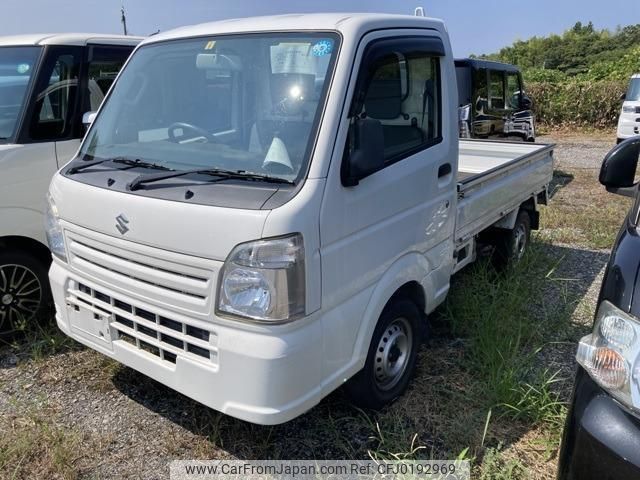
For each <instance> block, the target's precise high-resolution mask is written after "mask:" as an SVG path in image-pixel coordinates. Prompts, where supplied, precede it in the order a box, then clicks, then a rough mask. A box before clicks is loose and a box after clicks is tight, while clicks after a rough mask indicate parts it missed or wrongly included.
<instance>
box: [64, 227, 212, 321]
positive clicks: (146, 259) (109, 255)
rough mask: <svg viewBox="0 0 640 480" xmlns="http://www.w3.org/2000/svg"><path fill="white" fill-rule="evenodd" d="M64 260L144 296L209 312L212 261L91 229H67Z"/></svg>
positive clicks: (167, 303)
mask: <svg viewBox="0 0 640 480" xmlns="http://www.w3.org/2000/svg"><path fill="white" fill-rule="evenodd" d="M66 238H67V246H68V251H69V264H70V265H71V267H73V268H74V269H76V270H77V271H78V272H80V273H82V274H83V275H86V276H87V277H88V278H91V279H93V280H96V281H99V282H101V283H104V284H107V285H109V286H110V287H113V288H115V289H124V290H125V291H126V292H127V293H129V292H130V293H132V294H134V295H137V296H139V297H140V298H141V299H142V300H144V301H152V302H153V303H155V304H159V305H163V306H170V307H172V308H177V309H180V310H183V311H185V312H189V313H198V314H202V315H203V316H204V315H206V314H208V313H210V311H211V307H212V305H211V302H212V297H213V291H214V287H213V286H214V283H215V269H214V267H213V265H212V264H213V263H214V262H211V261H209V260H206V259H201V258H194V257H190V256H187V255H181V254H177V253H173V252H167V251H164V250H160V249H156V248H152V247H147V246H145V245H139V244H135V243H131V242H126V241H123V240H120V239H114V238H112V237H108V236H106V235H99V234H97V233H95V232H92V234H91V237H89V235H83V234H81V233H76V232H70V231H67V232H66Z"/></svg>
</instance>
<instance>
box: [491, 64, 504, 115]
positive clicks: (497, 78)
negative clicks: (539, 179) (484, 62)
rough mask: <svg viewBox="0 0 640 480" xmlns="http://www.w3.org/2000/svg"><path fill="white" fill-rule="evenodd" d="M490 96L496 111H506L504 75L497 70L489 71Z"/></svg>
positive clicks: (492, 106)
mask: <svg viewBox="0 0 640 480" xmlns="http://www.w3.org/2000/svg"><path fill="white" fill-rule="evenodd" d="M489 94H490V100H491V108H493V109H494V110H504V108H505V99H504V74H503V72H498V71H495V70H490V71H489Z"/></svg>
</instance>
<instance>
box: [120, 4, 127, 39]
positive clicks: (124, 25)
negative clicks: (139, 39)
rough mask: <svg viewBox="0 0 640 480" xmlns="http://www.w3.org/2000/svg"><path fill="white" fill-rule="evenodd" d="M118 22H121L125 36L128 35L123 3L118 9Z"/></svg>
mask: <svg viewBox="0 0 640 480" xmlns="http://www.w3.org/2000/svg"><path fill="white" fill-rule="evenodd" d="M120 14H121V17H120V21H121V22H122V30H123V31H124V34H125V35H128V33H127V17H126V15H125V13H124V2H122V4H121V7H120Z"/></svg>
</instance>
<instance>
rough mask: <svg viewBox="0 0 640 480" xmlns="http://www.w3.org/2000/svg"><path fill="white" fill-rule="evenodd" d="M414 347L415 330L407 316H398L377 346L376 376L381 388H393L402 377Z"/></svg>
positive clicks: (377, 383)
mask: <svg viewBox="0 0 640 480" xmlns="http://www.w3.org/2000/svg"><path fill="white" fill-rule="evenodd" d="M412 348H413V331H412V329H411V325H410V323H409V321H408V320H407V319H406V318H402V317H400V318H396V319H395V320H394V321H393V322H391V323H390V324H389V326H388V327H387V328H386V329H385V331H384V332H383V334H382V336H381V337H380V341H379V342H378V345H377V347H376V353H375V359H374V366H373V368H374V372H373V373H374V378H375V382H376V385H377V386H378V388H379V389H380V390H384V391H387V390H391V389H392V388H393V387H395V386H396V385H397V384H398V382H399V381H400V380H401V379H402V376H403V375H404V372H405V371H406V370H407V365H408V364H409V357H410V355H411V349H412Z"/></svg>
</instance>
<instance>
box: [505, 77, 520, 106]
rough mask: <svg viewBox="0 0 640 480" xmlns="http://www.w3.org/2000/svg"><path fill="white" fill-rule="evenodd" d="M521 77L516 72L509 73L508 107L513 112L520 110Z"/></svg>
mask: <svg viewBox="0 0 640 480" xmlns="http://www.w3.org/2000/svg"><path fill="white" fill-rule="evenodd" d="M521 90H522V89H521V88H520V75H518V74H517V73H515V72H509V73H507V105H508V108H509V109H511V110H520V95H521V93H522V91H521Z"/></svg>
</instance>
